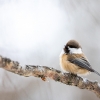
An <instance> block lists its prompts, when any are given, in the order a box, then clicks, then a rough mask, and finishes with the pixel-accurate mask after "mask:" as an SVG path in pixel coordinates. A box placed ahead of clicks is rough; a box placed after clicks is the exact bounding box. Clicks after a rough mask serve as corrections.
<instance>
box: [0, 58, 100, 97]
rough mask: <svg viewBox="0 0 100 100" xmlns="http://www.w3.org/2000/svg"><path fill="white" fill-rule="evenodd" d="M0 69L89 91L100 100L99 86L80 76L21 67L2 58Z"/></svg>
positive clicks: (50, 69) (45, 68) (35, 66)
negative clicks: (48, 79)
mask: <svg viewBox="0 0 100 100" xmlns="http://www.w3.org/2000/svg"><path fill="white" fill-rule="evenodd" d="M0 68H3V69H5V70H7V71H10V72H13V73H15V74H19V75H22V76H27V77H29V76H35V77H38V78H41V79H42V80H44V81H45V80H46V78H47V77H48V78H50V79H52V80H55V81H58V82H61V83H64V84H66V85H71V86H76V87H79V88H80V89H87V90H90V91H92V92H94V93H95V94H96V95H97V96H98V97H99V98H100V84H99V83H98V82H97V81H95V82H92V81H89V80H88V79H85V78H82V77H80V76H76V75H73V74H70V73H62V72H61V71H59V70H56V69H54V68H50V67H47V66H38V65H25V66H24V67H22V66H21V65H20V64H19V63H18V62H17V61H13V60H11V59H9V58H5V57H2V56H0Z"/></svg>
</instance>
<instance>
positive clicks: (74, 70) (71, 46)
mask: <svg viewBox="0 0 100 100" xmlns="http://www.w3.org/2000/svg"><path fill="white" fill-rule="evenodd" d="M60 66H61V69H62V70H63V71H64V72H69V73H71V74H74V75H88V74H90V73H91V72H94V73H96V74H97V75H99V76H100V73H98V72H97V71H95V70H94V69H93V68H92V66H91V64H90V62H89V61H88V59H87V57H86V56H85V54H84V53H83V51H82V47H81V45H80V44H79V43H78V42H77V41H76V40H69V41H68V42H67V43H66V45H65V46H64V48H63V50H62V51H61V53H60Z"/></svg>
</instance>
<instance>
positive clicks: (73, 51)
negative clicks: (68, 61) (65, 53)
mask: <svg viewBox="0 0 100 100" xmlns="http://www.w3.org/2000/svg"><path fill="white" fill-rule="evenodd" d="M68 49H69V50H70V53H74V54H82V49H81V48H78V49H77V48H70V47H68Z"/></svg>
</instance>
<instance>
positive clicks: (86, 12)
mask: <svg viewBox="0 0 100 100" xmlns="http://www.w3.org/2000/svg"><path fill="white" fill-rule="evenodd" d="M70 39H76V40H77V41H79V42H80V44H81V45H82V47H83V51H84V53H85V54H86V55H87V58H88V59H89V61H90V63H91V65H92V66H93V68H94V69H95V70H97V71H98V72H100V56H99V55H100V1H99V0H94V1H93V0H91V1H90V0H87V1H85V0H82V1H81V0H0V55H2V56H4V57H9V58H11V59H12V60H15V61H19V62H20V63H21V65H25V64H33V65H46V66H50V67H54V68H56V69H59V70H60V66H59V54H60V52H61V50H62V48H63V47H64V45H65V44H66V42H67V41H68V40H70ZM85 77H86V78H88V79H90V80H93V81H94V80H97V81H98V82H100V76H98V75H96V74H94V73H92V74H90V75H89V76H85ZM48 81H49V82H43V81H42V80H41V79H38V78H35V77H22V76H19V75H16V74H13V73H10V72H7V71H5V70H3V69H0V100H40V99H41V100H99V99H98V98H97V97H96V95H95V94H94V93H92V92H90V91H87V90H81V89H79V88H76V87H72V86H67V85H65V84H62V83H58V82H54V81H52V80H49V79H48Z"/></svg>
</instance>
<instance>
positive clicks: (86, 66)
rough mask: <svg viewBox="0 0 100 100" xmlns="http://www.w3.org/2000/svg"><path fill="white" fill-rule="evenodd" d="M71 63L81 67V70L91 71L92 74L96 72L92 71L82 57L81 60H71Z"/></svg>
mask: <svg viewBox="0 0 100 100" xmlns="http://www.w3.org/2000/svg"><path fill="white" fill-rule="evenodd" d="M69 61H70V62H71V63H74V64H75V65H77V66H79V67H81V68H84V69H87V70H89V71H91V72H94V70H93V69H92V67H91V65H90V63H89V62H88V60H87V59H86V58H84V57H80V58H74V57H73V59H69Z"/></svg>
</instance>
